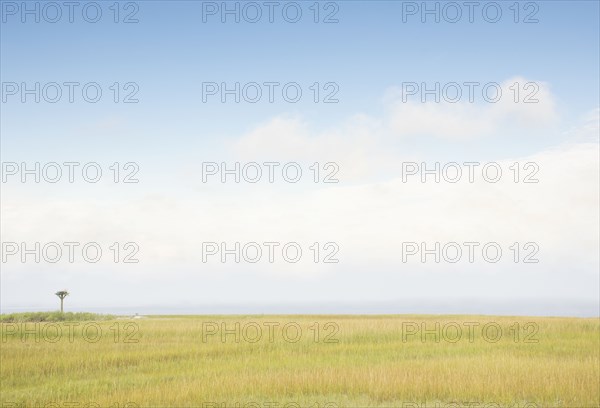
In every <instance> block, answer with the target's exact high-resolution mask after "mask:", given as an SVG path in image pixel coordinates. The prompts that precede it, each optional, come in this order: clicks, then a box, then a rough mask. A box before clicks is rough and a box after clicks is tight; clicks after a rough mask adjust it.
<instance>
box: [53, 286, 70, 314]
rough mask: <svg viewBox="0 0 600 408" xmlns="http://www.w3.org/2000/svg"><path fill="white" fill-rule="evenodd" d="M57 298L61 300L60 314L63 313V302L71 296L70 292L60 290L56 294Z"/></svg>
mask: <svg viewBox="0 0 600 408" xmlns="http://www.w3.org/2000/svg"><path fill="white" fill-rule="evenodd" d="M55 295H56V296H58V297H59V298H60V312H61V313H62V312H63V300H64V299H65V298H66V297H67V296H69V292H67V291H66V290H60V291H58V292H56V293H55Z"/></svg>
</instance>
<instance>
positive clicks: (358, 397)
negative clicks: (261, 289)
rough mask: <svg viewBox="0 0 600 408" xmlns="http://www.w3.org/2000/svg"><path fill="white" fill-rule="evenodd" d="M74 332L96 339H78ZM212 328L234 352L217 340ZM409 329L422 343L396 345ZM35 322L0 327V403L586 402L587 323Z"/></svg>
mask: <svg viewBox="0 0 600 408" xmlns="http://www.w3.org/2000/svg"><path fill="white" fill-rule="evenodd" d="M236 323H239V330H237V326H236ZM438 323H439V331H438V330H437V329H436V324H438ZM49 324H52V325H54V326H48V325H49ZM85 324H88V326H87V335H88V340H98V341H97V342H90V341H86V338H85V337H84V333H83V327H84V325H85ZM223 324H224V325H225V328H226V329H228V330H230V331H231V330H232V331H233V332H236V331H237V335H238V338H239V341H236V334H235V333H233V334H232V333H230V334H227V335H225V337H224V338H223V337H222V336H221V334H222V332H221V327H222V325H223ZM422 324H424V325H425V329H428V330H433V332H430V333H429V334H427V335H426V336H425V337H424V338H422V337H421V334H420V333H416V334H414V335H408V332H409V331H415V330H419V331H420V330H421V325H422ZM38 325H39V326H38V327H36V326H34V323H29V324H28V326H27V329H28V330H29V332H30V334H28V335H27V336H24V335H23V330H24V327H23V324H16V323H12V324H10V323H2V339H1V343H0V357H1V361H0V362H1V364H0V381H1V383H0V386H1V390H0V406H18V405H12V404H21V405H22V406H36V404H37V405H41V406H44V404H47V403H49V402H55V403H57V404H58V405H54V406H55V407H56V406H68V405H65V403H66V402H70V403H77V404H79V405H75V406H84V404H91V406H102V407H104V406H118V407H122V406H124V405H125V403H127V402H132V403H135V405H131V406H139V407H211V408H212V407H215V406H218V407H219V408H221V407H224V406H227V407H236V404H239V405H237V406H243V404H245V403H250V402H254V403H255V405H248V407H253V408H254V407H268V406H269V403H275V402H276V403H277V404H279V405H271V406H272V407H276V406H282V405H283V404H284V403H288V402H297V403H298V404H299V405H300V406H310V407H324V406H327V405H326V404H327V403H331V404H330V405H329V407H335V406H337V407H371V406H372V407H402V406H405V407H415V406H418V407H421V406H426V407H436V404H438V405H437V406H441V407H444V406H452V407H455V406H461V405H462V406H472V407H478V406H485V405H484V404H488V405H489V404H491V403H496V404H498V405H489V406H490V407H496V406H502V407H504V406H506V407H531V408H533V407H578V408H579V407H598V406H599V405H600V385H599V384H600V322H599V319H598V318H590V319H583V318H539V317H492V316H422V315H420V316H408V315H402V316H399V315H394V316H322V315H321V316H152V317H148V318H142V319H132V320H127V319H115V320H110V321H99V322H97V323H93V324H89V323H86V322H78V324H77V325H75V324H72V325H71V326H68V325H69V324H68V323H64V322H58V323H38ZM96 325H97V326H96ZM286 325H287V326H286ZM297 325H299V327H300V328H301V330H302V333H301V336H300V338H299V340H298V341H297V342H292V340H295V338H296V337H297V333H296V331H297V328H298V326H297ZM284 326H285V327H286V328H287V331H286V333H285V335H284V333H283V327H284ZM59 327H60V328H61V330H62V337H61V338H59V339H58V340H57V337H56V334H57V332H56V330H57V329H58V328H59ZM69 327H70V328H69ZM98 327H100V328H101V329H102V334H101V335H100V336H99V337H98V335H97V329H98ZM257 327H258V328H260V329H261V331H262V338H261V339H260V340H258V341H255V338H256V333H257V331H256V329H257ZM317 327H318V337H316V332H317ZM457 327H459V328H461V330H462V336H461V337H460V338H457V330H456V328H457ZM469 327H471V329H470V330H469ZM484 327H485V328H486V331H485V332H484V330H483V328H484ZM498 327H500V328H501V331H502V332H501V336H500V338H499V339H498V340H497V341H495V340H496V338H497V329H498ZM270 328H271V329H270ZM215 329H216V330H217V333H216V334H214V335H211V334H209V333H212V332H214V331H215ZM270 330H272V331H271V332H270ZM117 332H118V338H117ZM35 334H37V335H38V340H39V342H36V337H35ZM71 334H72V338H71V337H70V335H71ZM517 334H518V335H517ZM286 336H287V337H286ZM486 336H487V337H486ZM50 340H52V341H54V342H50ZM450 402H455V403H457V405H444V404H448V403H450ZM211 403H215V404H221V405H211ZM411 403H412V405H411ZM61 404H62V405H61ZM94 404H97V405H94ZM414 404H419V405H414ZM440 404H441V405H440ZM469 404H471V405H469ZM476 404H479V405H476ZM528 404H529V405H528ZM289 407H290V408H291V407H295V405H289Z"/></svg>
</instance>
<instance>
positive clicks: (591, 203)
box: [0, 0, 600, 316]
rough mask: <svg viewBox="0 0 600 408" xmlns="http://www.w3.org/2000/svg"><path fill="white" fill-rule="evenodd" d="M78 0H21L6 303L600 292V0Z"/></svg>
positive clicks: (497, 309) (250, 304)
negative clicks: (61, 297)
mask: <svg viewBox="0 0 600 408" xmlns="http://www.w3.org/2000/svg"><path fill="white" fill-rule="evenodd" d="M69 4H71V3H69ZM69 4H67V3H65V2H60V1H59V2H37V1H26V2H20V1H19V2H13V1H1V2H0V5H1V11H2V16H1V18H2V20H1V26H0V59H1V60H0V79H1V82H2V101H1V103H0V109H1V112H0V113H1V124H0V132H1V135H0V148H1V149H0V150H1V152H0V159H1V161H2V184H1V195H0V202H1V208H0V210H1V212H0V215H1V217H0V218H1V226H0V233H1V241H2V263H1V264H0V268H1V272H0V311H1V312H3V313H8V312H12V311H23V310H48V309H56V308H57V307H58V305H59V302H58V299H57V298H56V296H54V292H56V291H57V290H61V289H67V290H69V292H70V293H71V295H70V296H69V298H67V299H66V301H65V307H66V308H67V310H86V311H87V310H92V311H110V312H117V313H136V312H139V313H171V312H172V313H470V314H510V315H550V316H554V315H563V316H598V315H599V314H600V310H599V309H600V299H599V296H600V295H599V293H600V271H599V270H600V268H599V266H600V260H599V250H598V249H599V244H600V242H599V235H600V232H599V224H600V217H599V185H600V183H599V173H600V171H599V170H600V169H599V167H600V166H599V163H600V156H599V153H600V150H599V132H600V131H599V120H600V119H599V108H600V102H599V100H600V98H599V97H600V94H599V89H600V84H599V78H600V75H599V74H600V65H599V64H600V61H599V49H600V44H599V41H600V28H599V21H600V18H599V17H600V7H599V2H597V1H536V2H527V1H519V2H517V1H499V2H471V3H469V2H434V1H431V2H402V1H398V2H394V1H332V2H328V1H320V2H317V1H311V0H309V1H298V2H277V1H275V2H266V1H257V2H236V1H227V2H222V1H218V2H211V1H209V2H203V1H153V0H150V1H135V2H125V1H123V2H108V1H106V2H105V1H98V2H74V3H73V4H72V5H69ZM71 7H72V8H71ZM36 84H37V85H36ZM236 84H238V85H236ZM236 86H237V88H236ZM84 89H85V91H84ZM284 90H285V91H284ZM484 90H485V91H484ZM236 99H237V100H236ZM36 163H39V169H38V170H36ZM65 163H67V164H65ZM69 163H70V164H69ZM115 163H116V164H115ZM236 163H238V164H237V166H239V167H237V168H236ZM265 163H267V164H265ZM315 163H316V164H315ZM436 166H437V167H436ZM57 169H58V170H57ZM83 169H85V171H83ZM236 169H238V170H237V171H236ZM298 169H300V171H301V173H298ZM436 169H437V170H436ZM498 169H500V172H501V173H498ZM98 170H100V172H101V173H98ZM70 171H72V182H71V181H70V178H69V176H70ZM59 172H60V173H59ZM259 172H260V173H259ZM270 172H271V173H272V174H271V173H270ZM270 175H272V180H273V182H270ZM236 176H237V177H239V182H236ZM36 177H38V178H39V180H38V181H39V182H37V181H36ZM222 177H224V178H225V182H222ZM436 177H437V178H436ZM296 178H298V181H296ZM115 180H116V181H115ZM315 180H316V182H315ZM292 181H294V182H292ZM65 243H72V244H65ZM115 243H116V244H115ZM236 243H238V244H237V245H239V250H238V249H236V248H238V247H236ZM265 243H266V244H265ZM36 244H37V245H39V250H38V249H36V248H38V247H36ZM69 245H71V246H69ZM86 245H87V246H86ZM57 247H58V248H59V249H57ZM84 247H85V248H86V251H88V250H89V251H90V252H85V253H84V251H83V249H82V248H84ZM90 247H91V249H90ZM69 248H72V252H73V258H72V259H71V258H70V257H69V253H68V252H69ZM98 248H100V251H101V254H100V253H99V255H98V259H97V260H96V258H94V257H95V255H93V254H94V253H95V251H97V249H98ZM283 248H286V249H285V251H284V250H283ZM298 248H299V249H300V251H301V253H300V252H297V251H298ZM484 248H485V250H484ZM498 250H499V251H500V252H497V251H498ZM27 251H29V252H27ZM58 251H60V256H59V252H58ZM227 251H229V252H227ZM258 251H260V257H259V252H258ZM286 251H287V252H286ZM495 251H496V252H495ZM496 253H497V255H498V256H496V255H495V254H496ZM90 254H92V255H90ZM271 254H272V256H273V257H272V259H271V258H270V256H269V255H271ZM296 254H297V255H298V257H297V259H296V258H295V257H296ZM459 255H460V256H459ZM470 255H472V256H470ZM36 256H38V257H39V262H36ZM236 256H237V257H238V258H239V259H236ZM86 257H87V258H86ZM92 261H94V262H92ZM134 261H137V262H134ZM236 261H239V262H236ZM292 261H293V262H292Z"/></svg>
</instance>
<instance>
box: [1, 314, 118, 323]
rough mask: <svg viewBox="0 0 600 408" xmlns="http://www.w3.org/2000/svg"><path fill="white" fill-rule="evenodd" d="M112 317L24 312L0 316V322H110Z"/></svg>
mask: <svg viewBox="0 0 600 408" xmlns="http://www.w3.org/2000/svg"><path fill="white" fill-rule="evenodd" d="M114 318H115V316H113V315H105V314H96V313H86V312H77V313H74V312H66V313H61V312H25V313H11V314H0V322H2V323H15V322H78V321H89V320H94V321H96V320H111V319H114Z"/></svg>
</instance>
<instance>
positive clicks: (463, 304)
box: [0, 300, 600, 317]
mask: <svg viewBox="0 0 600 408" xmlns="http://www.w3.org/2000/svg"><path fill="white" fill-rule="evenodd" d="M56 309H57V305H56V304H53V305H47V306H44V305H39V306H35V307H10V306H4V305H1V306H0V312H1V313H15V312H28V311H48V310H56ZM65 310H66V311H71V312H83V311H85V312H94V313H105V314H116V315H135V314H136V313H137V314H140V315H156V314H167V315H194V314H200V315H202V314H473V315H503V316H572V317H598V316H600V305H599V303H598V302H573V301H570V302H561V301H557V300H554V301H539V300H536V301H533V300H520V301H519V300H513V301H510V302H506V301H505V302H499V301H497V302H492V301H482V300H473V301H460V302H458V301H446V302H442V301H440V302H437V303H432V302H417V301H396V302H371V303H310V304H308V303H306V304H302V303H296V304H292V303H289V304H241V303H240V304H233V303H231V304H225V303H223V304H198V305H178V306H177V305H162V306H161V305H144V306H114V307H94V306H89V307H85V306H84V305H69V304H68V303H67V304H65Z"/></svg>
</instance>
